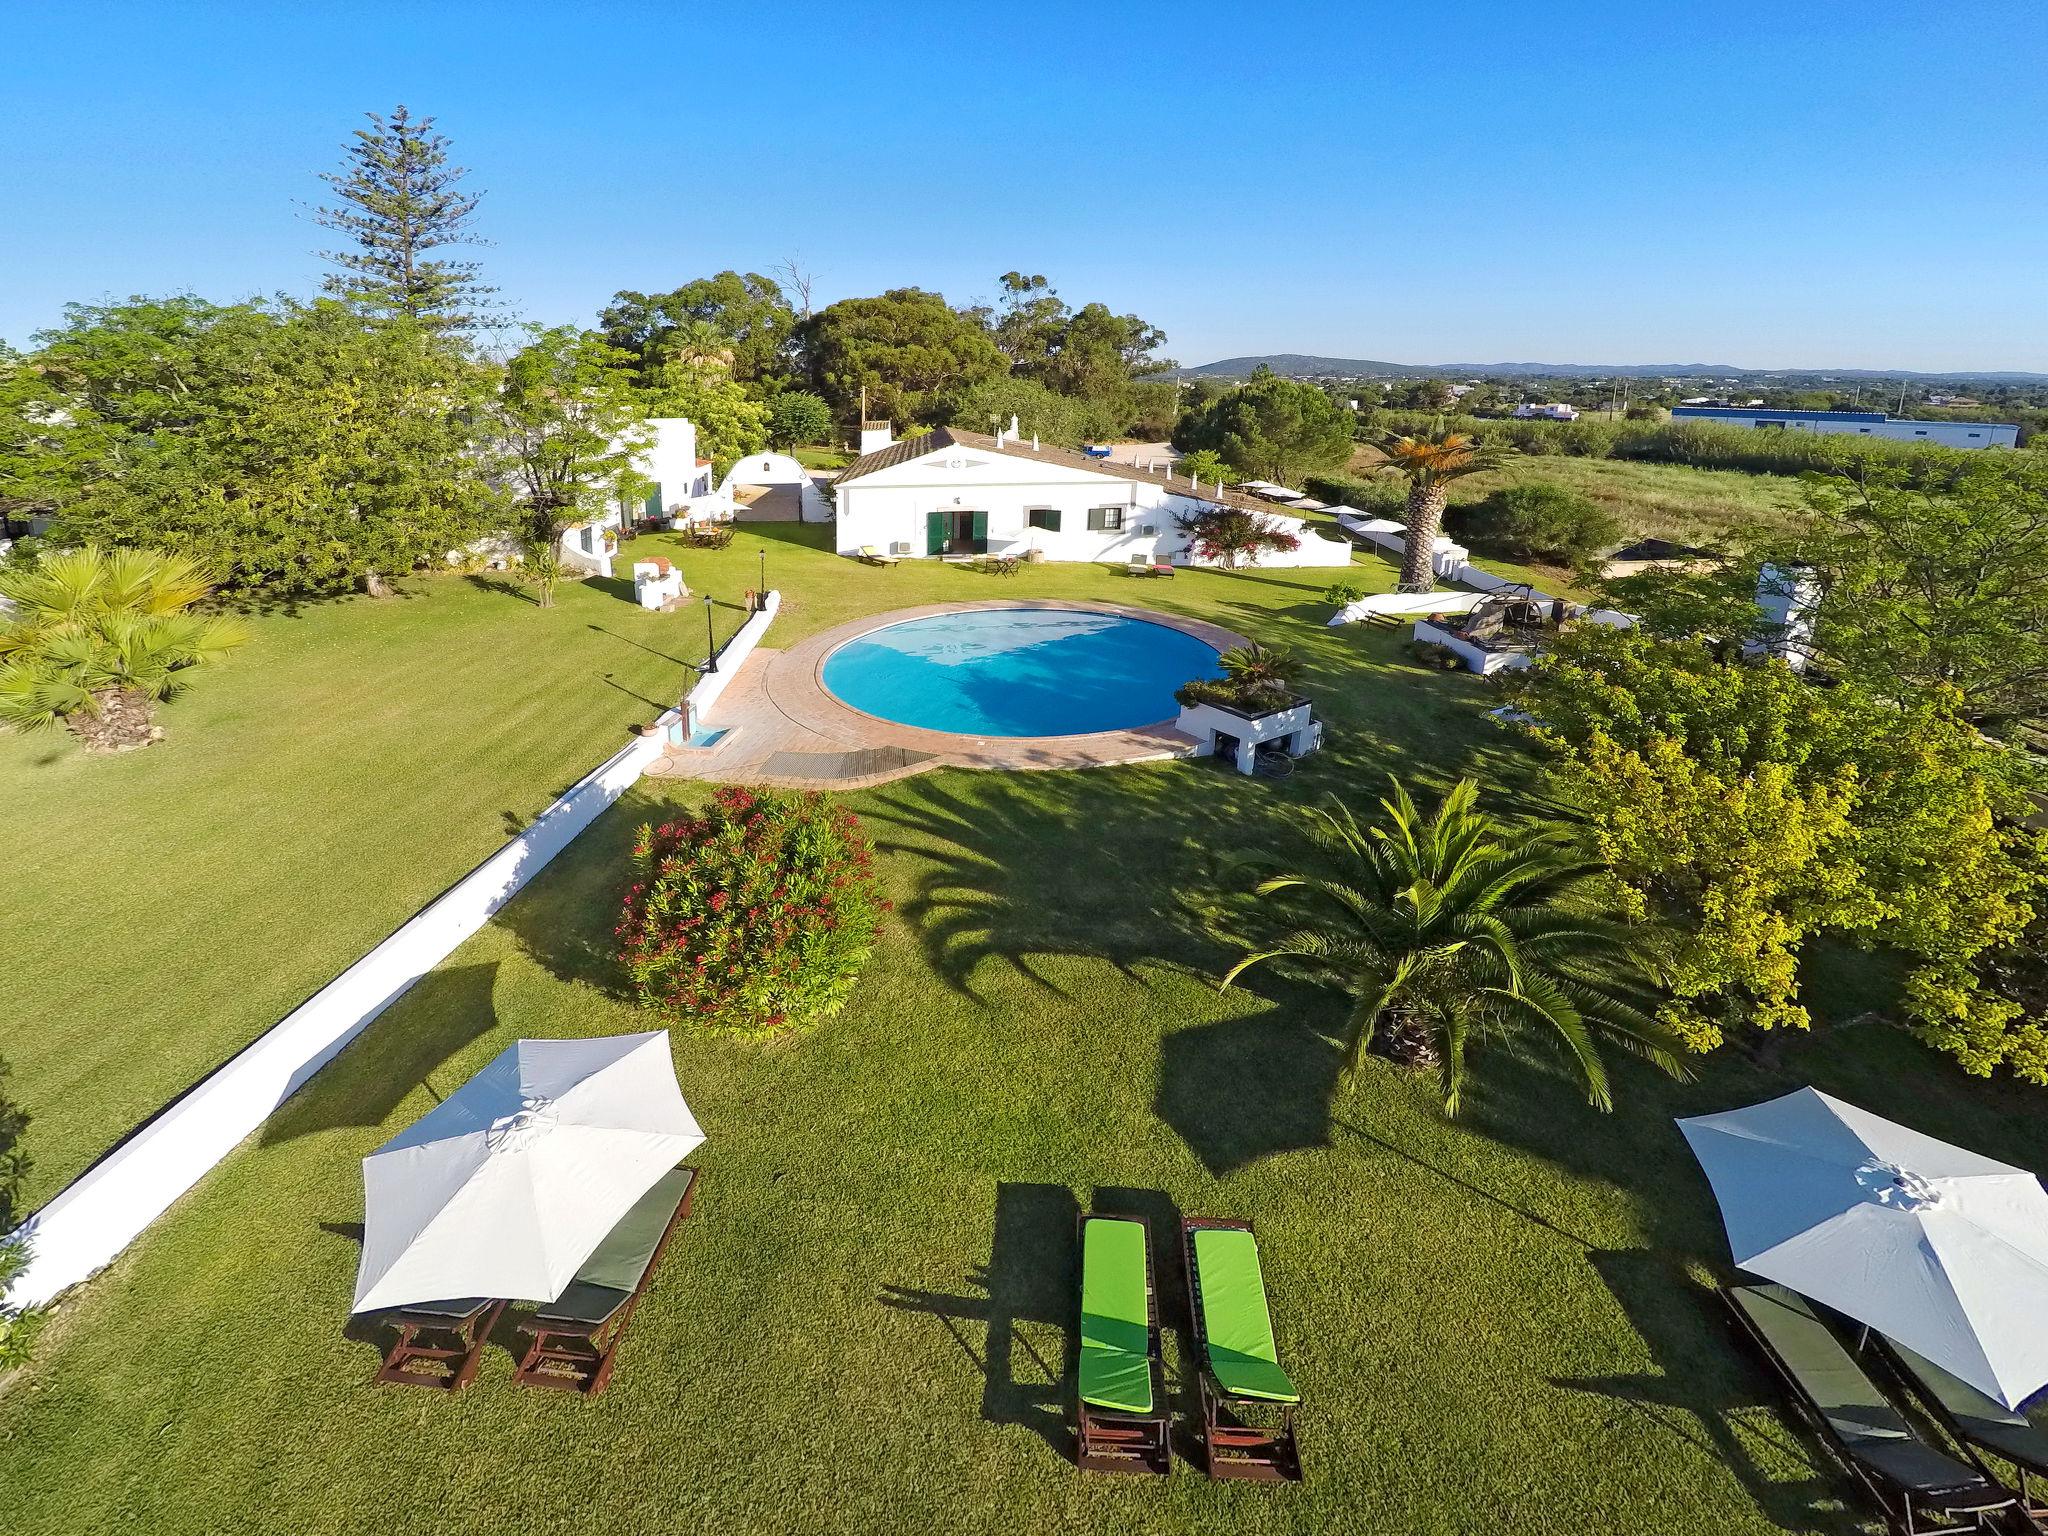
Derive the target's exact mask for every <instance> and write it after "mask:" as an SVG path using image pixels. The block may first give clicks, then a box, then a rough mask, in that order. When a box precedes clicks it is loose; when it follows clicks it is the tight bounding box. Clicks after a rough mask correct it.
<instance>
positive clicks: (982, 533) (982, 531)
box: [973, 512, 988, 555]
mask: <svg viewBox="0 0 2048 1536" xmlns="http://www.w3.org/2000/svg"><path fill="white" fill-rule="evenodd" d="M973 552H974V553H975V554H977V555H985V554H987V553H988V514H987V513H986V512H977V513H975V514H974V551H973Z"/></svg>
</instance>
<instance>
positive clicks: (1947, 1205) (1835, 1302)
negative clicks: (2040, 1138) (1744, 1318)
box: [1678, 1088, 2048, 1408]
mask: <svg viewBox="0 0 2048 1536" xmlns="http://www.w3.org/2000/svg"><path fill="white" fill-rule="evenodd" d="M1678 1127H1679V1129H1680V1130H1681V1131H1683V1132H1684V1133H1685V1139H1686V1141H1687V1142H1689V1143H1690V1144H1691V1146H1692V1151H1693V1156H1695V1157H1697V1158H1698V1159H1699V1160H1700V1166H1701V1167H1702V1168H1704V1169H1705V1170H1706V1173H1707V1180H1708V1182H1709V1183H1711V1184H1712V1185H1713V1186H1714V1197H1715V1199H1717V1200H1718V1201H1719V1202H1720V1204H1721V1219H1722V1222H1723V1223H1724V1224H1725V1225H1726V1227H1727V1229H1728V1246H1729V1247H1730V1249H1732V1250H1733V1252H1734V1256H1735V1262H1736V1263H1737V1264H1739V1265H1741V1266H1742V1267H1743V1268H1744V1269H1746V1270H1748V1271H1749V1272H1750V1273H1751V1274H1754V1275H1760V1276H1762V1277H1763V1278H1765V1279H1767V1280H1776V1281H1777V1282H1779V1283H1780V1284H1781V1285H1786V1286H1789V1287H1791V1288H1792V1289H1793V1290H1795V1291H1798V1292H1799V1293H1800V1294H1801V1295H1803V1296H1810V1297H1812V1298H1813V1299H1814V1300H1815V1301H1819V1302H1822V1303H1824V1304H1826V1305H1827V1306H1830V1307H1833V1308H1834V1309H1835V1310H1836V1311H1837V1312H1841V1313H1843V1314H1845V1315H1846V1316H1849V1317H1852V1318H1854V1319H1856V1320H1857V1321H1858V1322H1861V1323H1867V1324H1869V1325H1870V1326H1871V1327H1873V1328H1875V1329H1877V1330H1878V1331H1879V1332H1881V1333H1884V1334H1887V1335H1889V1336H1890V1337H1892V1338H1894V1339H1896V1340H1897V1341H1898V1342H1899V1343H1901V1344H1903V1345H1905V1346H1906V1347H1907V1348H1908V1349H1911V1350H1914V1351H1916V1352H1917V1353H1919V1354H1921V1355H1924V1356H1926V1357H1927V1358H1928V1359H1929V1360H1932V1361H1933V1362H1934V1363H1935V1364H1936V1365H1938V1366H1941V1367H1942V1368H1943V1369H1944V1370H1946V1371H1948V1372H1950V1373H1951V1374H1952V1375H1955V1376H1959V1377H1961V1378H1962V1379H1963V1380H1964V1381H1967V1382H1968V1383H1969V1384H1970V1385H1971V1386H1973V1387H1975V1388H1977V1389H1978V1390H1979V1391H1981V1392H1986V1393H1989V1394H1990V1395H1991V1396H1992V1397H1995V1398H1997V1399H1998V1401H1999V1402H2001V1403H2003V1404H2004V1405H2005V1406H2006V1407H2008V1408H2017V1407H2018V1406H2019V1405H2020V1404H2021V1403H2022V1402H2023V1401H2024V1400H2025V1399H2027V1398H2028V1397H2031V1396H2032V1395H2033V1394H2034V1393H2035V1392H2037V1391H2039V1390H2040V1388H2041V1387H2042V1386H2043V1385H2044V1384H2048V1193H2044V1192H2043V1190H2042V1188H2041V1184H2040V1181H2039V1180H2038V1179H2036V1178H2035V1177H2034V1175H2033V1174H2031V1173H2028V1172H2027V1171H2026V1170H2025V1169H2023V1168H2014V1167H2011V1166H2009V1165H2008V1164H2005V1163H2000V1162H1994V1161H1993V1160H1992V1159H1990V1158H1988V1157H1980V1156H1978V1155H1977V1154H1976V1153H1974V1152H1965V1151H1964V1150H1962V1149H1961V1148H1960V1147H1952V1146H1950V1145H1949V1144H1948V1143H1947V1142H1944V1141H1936V1140H1935V1139H1934V1138H1933V1137H1931V1136H1923V1135H1921V1134H1920V1133H1919V1132H1918V1131H1911V1130H1908V1129H1906V1127H1904V1126H1902V1125H1895V1124H1893V1123H1892V1122H1891V1121H1889V1120H1886V1119H1884V1118H1882V1117H1881V1116H1878V1115H1873V1114H1871V1113H1870V1112H1869V1111H1868V1110H1862V1109H1858V1108H1857V1107H1856V1106H1855V1105H1853V1104H1845V1103H1843V1102H1842V1101H1841V1100H1840V1099H1836V1098H1831V1097H1829V1096H1828V1095H1827V1094H1825V1093H1822V1092H1820V1091H1819V1090H1818V1089H1814V1088H1801V1089H1800V1090H1798V1091H1797V1092H1796V1093H1788V1094H1786V1095H1785V1096H1784V1097H1783V1098H1778V1099H1771V1100H1769V1101H1768V1102H1766V1103H1763V1104H1754V1105H1751V1106H1750V1107H1749V1108H1747V1109H1733V1110H1729V1111H1728V1112H1727V1113H1725V1114H1719V1115H1700V1116H1697V1117H1696V1118H1694V1119H1690V1120H1680V1121H1679V1122H1678Z"/></svg>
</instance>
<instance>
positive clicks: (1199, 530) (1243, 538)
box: [1174, 507, 1301, 570]
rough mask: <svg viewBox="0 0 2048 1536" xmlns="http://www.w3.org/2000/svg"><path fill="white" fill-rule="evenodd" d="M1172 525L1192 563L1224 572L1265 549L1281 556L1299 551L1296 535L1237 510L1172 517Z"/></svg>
mask: <svg viewBox="0 0 2048 1536" xmlns="http://www.w3.org/2000/svg"><path fill="white" fill-rule="evenodd" d="M1174 523H1175V524H1176V525H1177V526H1178V527H1179V528H1180V530H1181V532H1183V533H1185V534H1186V535H1187V536H1188V547H1189V548H1190V549H1191V550H1193V551H1194V553H1195V558H1196V559H1198V560H1213V561H1217V562H1219V563H1221V564H1222V565H1223V567H1224V568H1225V569H1226V570H1234V569H1235V568H1236V567H1237V563H1238V561H1240V560H1244V559H1257V558H1258V556H1259V555H1260V554H1262V553H1264V552H1265V551H1266V550H1269V549H1270V550H1274V551H1277V552H1280V553H1285V552H1287V551H1289V550H1295V549H1299V548H1301V539H1300V538H1299V537H1298V536H1297V535H1295V534H1292V533H1289V532H1288V531H1287V530H1286V529H1285V528H1283V527H1281V526H1280V525H1279V524H1278V523H1276V522H1274V521H1273V520H1272V519H1271V518H1269V517H1266V516H1265V515H1264V514H1262V513H1258V512H1247V511H1245V510H1244V509H1243V508H1241V507H1204V508H1203V509H1202V510H1201V511H1199V512H1188V513H1183V514H1179V515H1177V516H1175V518H1174Z"/></svg>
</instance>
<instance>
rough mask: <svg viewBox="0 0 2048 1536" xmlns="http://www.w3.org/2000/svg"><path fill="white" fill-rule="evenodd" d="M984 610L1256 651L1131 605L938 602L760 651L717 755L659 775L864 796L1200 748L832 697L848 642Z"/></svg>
mask: <svg viewBox="0 0 2048 1536" xmlns="http://www.w3.org/2000/svg"><path fill="white" fill-rule="evenodd" d="M974 608H1054V609H1068V610H1073V611H1077V612H1082V613H1113V614H1117V615H1120V616H1123V617H1126V618H1133V619H1144V620H1147V621H1148V622H1150V623H1154V624H1164V625H1166V626H1167V627H1168V628H1171V629H1177V630H1180V631H1181V632H1182V633H1183V634H1189V635H1193V636H1195V637H1196V638H1197V639H1200V640H1205V641H1207V642H1208V643H1209V644H1210V645H1213V646H1215V647H1216V648H1217V649H1218V650H1229V649H1231V648H1232V647H1235V646H1240V645H1246V644H1248V643H1249V642H1248V641H1247V640H1246V639H1245V638H1244V637H1243V636H1242V635H1239V634H1235V633H1233V632H1232V631H1230V630H1227V629H1224V628H1222V627H1221V626H1220V625H1216V624H1205V623H1203V622H1202V621H1200V620H1199V619H1183V618H1178V617H1175V616H1173V615H1170V614H1164V613H1158V612H1155V611H1154V610H1152V609H1150V608H1132V607H1128V606H1125V605H1124V604H1121V603H1067V602H1054V601H1043V600H1032V599H1028V598H1024V599H1012V600H1009V601H991V602H973V603H926V604H924V605H923V606H921V607H917V608H898V609H895V610H893V611H892V612H889V613H878V614H870V615H869V616H868V617H866V618H862V619H856V620H855V621H853V622H852V623H850V624H841V625H839V626H838V627H837V628H834V629H828V630H825V631H824V632H823V633H821V634H816V635H812V636H811V637H810V638H809V639H808V640H804V641H801V642H799V643H798V644H796V645H794V646H792V647H790V649H788V650H786V651H773V650H768V649H766V648H765V647H763V648H761V649H757V650H756V651H755V652H754V654H753V655H752V656H750V657H748V658H747V660H746V661H745V663H744V664H743V665H742V666H741V668H740V672H739V675H738V676H737V677H735V678H734V679H733V680H732V683H731V684H730V685H729V686H728V687H727V688H726V690H725V693H724V694H723V695H722V696H721V697H720V698H719V700H718V703H717V704H716V706H714V707H713V709H712V711H711V713H710V715H709V716H708V717H707V718H706V719H705V720H704V721H703V722H702V724H704V725H705V726H707V727H709V728H712V729H718V730H724V731H726V732H727V733H728V734H727V735H726V736H725V738H724V739H723V740H721V741H719V742H718V743H717V744H716V745H714V746H711V747H708V748H706V747H698V748H688V747H671V748H669V750H668V752H667V753H666V755H664V756H663V757H662V758H660V759H659V760H657V761H656V762H655V763H654V765H653V766H652V767H650V768H649V769H648V772H649V774H650V775H652V776H655V777H667V778H689V779H708V780H712V781H714V782H717V783H726V784H764V785H774V786H777V787H780V788H785V789H862V788H866V787H867V786H869V785H873V784H886V783H888V782H889V781H890V780H892V779H901V778H907V777H908V776H909V775H911V774H913V773H922V772H924V771H925V770H926V769H928V768H1006V769H1020V768H1101V767H1107V766H1109V765H1111V764H1114V763H1140V762H1149V761H1154V760H1157V759H1160V758H1169V757H1186V756H1188V755H1189V754H1190V753H1192V752H1193V751H1194V749H1195V740H1194V738H1193V737H1191V736H1186V735H1183V734H1182V733H1181V732H1180V731H1178V730H1176V729H1175V728H1174V726H1173V723H1172V722H1171V721H1167V720H1162V721H1160V722H1159V723H1158V724H1156V725H1147V726H1140V727H1138V728H1136V729H1134V730H1127V731H1100V732H1096V733H1094V734H1091V735H1085V736H963V735H956V734H954V733H953V732H950V731H927V730H920V729H919V728H917V727H915V726H909V725H897V724H895V723H894V722H892V721H888V720H878V719H876V718H875V717H874V716H873V715H867V714H862V713H861V712H860V711H859V710H856V709H851V708H848V707H847V706H846V705H845V704H842V703H841V702H840V701H839V700H838V699H837V698H835V697H833V695H832V694H831V693H829V692H828V691H826V688H825V683H824V678H823V672H824V667H825V658H826V657H827V656H829V655H831V654H832V652H833V651H834V650H836V649H837V648H838V647H839V646H841V645H844V644H845V643H846V642H847V641H849V640H852V639H856V638H858V637H859V636H861V635H864V634H867V633H869V632H870V631H873V630H877V629H882V628H885V627H887V626H888V625H891V624H900V623H902V622H903V621H904V620H906V619H921V618H924V617H926V616H927V615H930V614H938V613H959V612H963V611H966V610H968V609H974Z"/></svg>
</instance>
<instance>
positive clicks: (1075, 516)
mask: <svg viewBox="0 0 2048 1536" xmlns="http://www.w3.org/2000/svg"><path fill="white" fill-rule="evenodd" d="M863 436H864V438H865V439H866V441H864V444H863V446H864V447H870V448H872V450H873V451H870V452H867V453H864V454H863V455H862V456H861V457H860V458H859V459H857V460H855V461H854V462H853V463H852V464H851V465H849V466H848V467H847V468H846V470H845V471H844V472H843V473H842V474H841V475H840V476H839V478H838V480H837V481H835V482H834V485H833V493H834V496H835V497H836V499H837V502H838V529H837V539H836V543H837V547H838V549H839V552H840V553H841V554H846V555H857V554H859V553H861V552H862V551H863V550H869V549H871V550H874V551H875V552H876V553H878V554H883V555H890V556H895V557H897V558H899V559H901V558H920V557H925V556H931V557H937V558H945V557H948V556H955V557H957V556H968V555H1018V556H1028V555H1030V554H1031V553H1032V552H1033V551H1036V552H1037V553H1038V555H1039V556H1040V557H1041V558H1044V559H1047V560H1083V561H1105V562H1109V563H1113V564H1117V565H1123V564H1127V563H1129V562H1130V561H1131V560H1132V558H1133V557H1137V558H1140V559H1144V560H1148V561H1153V562H1158V563H1162V564H1173V565H1190V564H1196V563H1199V562H1198V561H1197V560H1196V557H1195V555H1194V552H1193V551H1192V550H1191V549H1190V548H1189V540H1188V535H1187V534H1186V532H1184V531H1183V530H1182V529H1181V527H1180V525H1179V522H1178V519H1179V518H1180V517H1182V516H1186V515H1188V514H1191V513H1193V512H1196V511H1198V510H1199V509H1201V508H1203V507H1205V506H1231V507H1237V508H1240V509H1242V510H1244V511H1248V512H1253V513H1256V514H1258V515H1259V516H1260V517H1262V518H1264V519H1265V520H1266V522H1267V523H1268V524H1270V525H1271V526H1272V527H1274V528H1275V529H1277V530H1279V531H1281V532H1285V533H1289V534H1292V535H1294V536H1295V538H1296V540H1297V546H1296V547H1295V548H1294V549H1292V550H1272V551H1267V552H1266V553H1264V554H1262V555H1260V556H1259V557H1258V559H1257V560H1256V562H1255V563H1257V564H1259V565H1265V566H1325V565H1328V566H1336V565H1348V564H1349V563H1350V561H1351V546H1350V545H1349V544H1348V543H1346V542H1340V541H1339V540H1336V539H1327V538H1324V537H1322V536H1321V535H1319V534H1317V533H1315V532H1314V531H1313V530H1311V529H1310V528H1309V526H1308V524H1307V523H1306V522H1305V521H1304V520H1302V519H1301V518H1298V517H1288V516H1286V515H1284V514H1282V513H1278V512H1275V511H1274V510H1273V509H1272V507H1271V506H1269V505H1268V504H1267V503H1265V502H1262V501H1260V500H1259V499H1258V498H1257V497H1255V496H1246V495H1243V494H1242V493H1240V492H1237V491H1232V490H1226V489H1224V488H1223V487H1221V486H1218V485H1215V484H1214V483H1211V482H1200V481H1196V480H1193V479H1191V478H1190V477H1188V476H1186V475H1182V474H1178V473H1176V472H1175V471H1174V470H1173V469H1172V468H1171V467H1161V468H1157V469H1155V468H1152V467H1150V466H1141V465H1137V464H1122V463H1116V462H1113V461H1111V460H1108V459H1098V458H1091V457H1089V456H1088V455H1085V454H1080V453H1075V452H1072V451H1071V450H1068V449H1065V448H1053V447H1047V446H1041V445H1039V444H1037V443H1035V442H1033V441H1032V440H1031V439H1029V438H1026V437H1023V436H1021V435H1013V434H1012V433H1009V432H1003V433H998V434H997V435H996V436H994V437H990V436H987V435H986V434H984V433H980V432H967V431H963V430H961V429H960V428H958V427H937V428H934V429H933V430H931V431H929V432H926V433H924V434H923V435H922V436H919V437H913V438H908V439H906V440H904V441H903V442H900V443H888V444H887V445H886V446H882V445H878V444H876V443H875V441H874V438H873V436H870V435H868V434H865V433H864V434H863Z"/></svg>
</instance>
